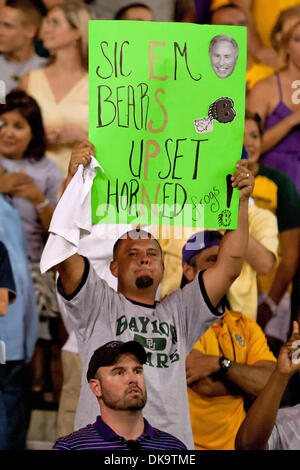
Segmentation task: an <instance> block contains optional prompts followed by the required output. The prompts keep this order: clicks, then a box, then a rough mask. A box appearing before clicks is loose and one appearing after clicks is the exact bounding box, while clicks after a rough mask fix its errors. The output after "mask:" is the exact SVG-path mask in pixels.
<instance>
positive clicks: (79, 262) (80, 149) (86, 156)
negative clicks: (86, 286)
mask: <svg viewBox="0 0 300 470" xmlns="http://www.w3.org/2000/svg"><path fill="white" fill-rule="evenodd" d="M94 152H95V147H94V146H93V144H92V143H91V142H88V141H83V142H80V143H79V144H77V145H75V146H74V148H73V150H72V154H71V158H70V163H69V169H68V175H67V178H66V180H65V182H64V188H63V191H64V190H65V189H66V188H67V186H68V184H69V183H70V181H71V179H72V178H73V176H74V175H75V173H76V171H77V170H78V166H79V165H81V164H82V165H83V166H86V165H88V164H89V163H90V161H91V155H93V154H94ZM84 268H85V264H84V259H83V257H82V256H80V255H78V254H75V255H73V256H71V257H70V258H67V259H66V260H64V261H63V262H62V263H60V264H58V265H57V266H56V269H57V270H58V273H59V277H60V281H61V283H62V287H63V289H64V293H65V294H66V295H71V294H73V292H74V291H75V290H76V289H77V287H78V286H79V284H80V282H81V280H82V277H83V274H84Z"/></svg>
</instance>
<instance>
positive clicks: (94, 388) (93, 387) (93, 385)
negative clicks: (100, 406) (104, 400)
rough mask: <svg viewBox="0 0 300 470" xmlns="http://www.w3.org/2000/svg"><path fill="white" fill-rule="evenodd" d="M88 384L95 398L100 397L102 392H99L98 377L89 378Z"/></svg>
mask: <svg viewBox="0 0 300 470" xmlns="http://www.w3.org/2000/svg"><path fill="white" fill-rule="evenodd" d="M89 386H90V389H91V390H92V392H93V394H94V395H95V396H96V397H97V398H101V396H102V393H101V385H100V380H98V379H91V380H90V381H89Z"/></svg>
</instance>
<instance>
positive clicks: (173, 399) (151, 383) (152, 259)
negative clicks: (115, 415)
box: [57, 142, 254, 449]
mask: <svg viewBox="0 0 300 470" xmlns="http://www.w3.org/2000/svg"><path fill="white" fill-rule="evenodd" d="M93 153H94V146H93V145H92V144H90V143H89V142H84V143H82V144H80V145H78V146H77V147H76V149H74V151H73V153H72V157H71V162H70V166H69V177H68V180H69V181H70V180H71V178H72V176H73V175H74V174H75V172H76V171H77V167H78V165H80V164H83V165H84V166H86V165H88V164H89V162H90V155H91V154H93ZM236 167H237V169H236V172H235V173H234V175H233V176H232V187H233V188H238V189H239V217H238V228H237V230H230V231H228V232H226V234H225V235H224V237H223V239H222V242H221V245H220V252H219V256H218V261H217V262H216V264H215V265H214V266H212V267H211V268H210V269H207V270H206V271H204V272H200V273H199V275H198V276H197V277H196V279H195V281H194V282H192V283H191V284H189V285H188V286H186V287H185V288H184V289H182V290H179V291H176V292H175V293H173V294H172V295H170V296H168V297H167V298H166V299H165V300H164V301H162V302H161V303H155V296H156V291H157V288H158V286H159V284H160V282H161V280H162V277H163V271H164V267H163V262H162V254H161V248H160V245H159V243H158V242H157V240H156V239H154V238H153V237H152V236H151V234H149V233H147V232H144V231H142V230H139V229H137V230H133V231H131V232H129V233H126V234H125V235H124V236H123V237H121V238H120V239H119V240H117V242H116V243H115V246H114V254H113V261H112V262H111V272H112V274H113V275H114V276H115V277H116V278H117V279H118V292H115V291H113V290H112V289H111V288H109V287H108V285H107V284H106V282H105V281H103V280H102V279H100V278H99V277H98V276H97V275H96V273H95V271H94V270H93V268H92V266H91V265H90V263H89V261H88V260H87V259H86V258H83V257H82V256H80V255H78V254H75V255H73V256H71V257H69V258H68V259H66V260H65V261H63V262H61V263H60V264H59V265H58V266H57V268H58V271H59V276H60V277H59V279H58V290H59V294H60V296H61V298H62V301H63V302H64V304H65V307H66V310H67V312H68V314H69V315H70V318H71V319H72V321H73V325H74V328H75V330H76V336H77V339H78V344H79V352H80V355H81V360H82V364H83V381H82V390H81V396H80V399H79V405H78V410H77V417H76V423H75V427H76V428H77V429H78V428H80V427H83V426H85V425H87V424H88V423H90V422H92V421H93V420H94V419H95V417H96V415H97V411H98V410H97V404H95V402H94V400H93V395H92V393H91V391H90V390H89V388H88V384H87V383H86V380H85V376H86V369H87V365H88V363H89V360H90V358H91V356H92V354H93V352H94V350H95V349H97V348H98V347H99V345H100V344H103V343H105V342H108V341H112V340H114V339H116V340H118V341H125V342H126V341H131V340H135V341H138V342H139V343H141V344H142V346H143V347H144V348H145V349H146V351H147V362H146V364H145V377H146V382H147V389H148V403H147V405H146V407H145V413H144V415H145V417H146V418H147V417H149V419H150V420H151V422H152V423H153V425H154V426H155V427H158V428H161V429H163V430H164V431H166V432H168V433H170V434H173V435H174V436H176V437H177V438H178V439H180V440H181V441H183V442H184V443H185V444H186V446H187V447H188V449H193V448H194V445H193V436H192V432H191V426H190V417H189V408H188V397H187V388H186V383H185V358H186V355H187V353H188V352H189V351H190V350H191V348H192V347H193V345H194V344H195V342H196V341H197V340H198V339H199V337H200V336H201V335H202V334H204V333H205V331H206V330H207V329H208V328H209V327H210V326H211V325H212V324H213V323H214V322H215V321H216V320H217V319H218V318H220V316H222V315H223V309H222V308H221V307H220V306H219V305H218V304H219V301H220V300H221V298H222V297H223V295H224V294H225V293H226V292H227V291H228V289H229V287H230V285H231V284H232V282H233V281H234V280H235V279H236V277H237V276H238V275H239V273H240V270H241V267H242V264H243V260H244V257H245V254H246V249H247V242H248V199H249V197H250V195H251V192H252V189H253V185H254V179H253V176H252V174H250V173H249V171H248V170H247V160H241V161H239V162H238V163H237V165H236ZM234 192H235V191H234ZM190 248H191V249H193V248H194V247H193V246H191V247H190Z"/></svg>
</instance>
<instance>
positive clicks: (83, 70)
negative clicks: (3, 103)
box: [20, 1, 95, 176]
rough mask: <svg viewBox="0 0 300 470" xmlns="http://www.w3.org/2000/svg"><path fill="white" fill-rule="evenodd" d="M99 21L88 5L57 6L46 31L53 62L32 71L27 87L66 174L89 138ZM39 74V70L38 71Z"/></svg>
mask: <svg viewBox="0 0 300 470" xmlns="http://www.w3.org/2000/svg"><path fill="white" fill-rule="evenodd" d="M91 19H95V15H94V13H93V12H92V10H91V9H90V8H89V7H88V6H87V5H85V4H84V3H81V2H78V1H70V2H66V3H61V4H58V5H55V6H53V7H52V8H50V9H49V11H48V14H47V16H46V18H45V19H44V22H43V26H42V31H41V35H42V38H43V42H44V46H45V48H46V49H47V50H48V51H49V52H50V60H49V63H48V65H47V66H46V67H45V68H43V69H40V70H36V71H32V72H29V73H28V74H27V75H25V76H24V77H23V78H22V79H21V82H20V86H21V88H23V89H25V90H26V91H27V93H28V94H29V95H31V96H33V97H34V98H35V99H36V100H37V102H38V103H39V105H40V107H41V110H42V115H43V121H44V123H45V127H46V134H47V142H48V145H47V152H46V156H47V157H48V158H49V159H51V160H52V161H54V162H55V163H56V164H57V166H58V167H59V168H60V170H61V171H62V173H63V175H64V176H66V174H67V169H68V164H69V158H70V154H71V148H72V145H73V144H74V143H75V142H77V141H82V140H84V139H86V138H87V137H88V124H89V106H88V98H89V97H88V21H89V20H91ZM36 72H37V73H36Z"/></svg>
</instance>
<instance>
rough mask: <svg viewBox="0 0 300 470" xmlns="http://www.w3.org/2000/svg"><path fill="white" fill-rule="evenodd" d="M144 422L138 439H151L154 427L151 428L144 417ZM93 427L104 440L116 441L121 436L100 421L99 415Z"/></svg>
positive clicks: (153, 434) (154, 430) (154, 431)
mask: <svg viewBox="0 0 300 470" xmlns="http://www.w3.org/2000/svg"><path fill="white" fill-rule="evenodd" d="M144 424H145V427H144V432H143V434H141V435H140V437H139V438H138V440H143V439H151V438H153V437H154V436H155V435H156V429H155V428H153V427H152V426H151V424H149V423H148V421H147V420H146V419H145V418H144ZM94 427H95V428H96V430H97V431H98V433H99V434H100V436H101V437H102V438H103V439H104V440H105V441H116V440H120V438H121V436H119V435H118V434H116V433H115V431H113V429H111V428H110V427H109V426H108V424H106V423H105V422H104V421H102V419H101V416H97V419H96V422H95V423H94Z"/></svg>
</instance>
